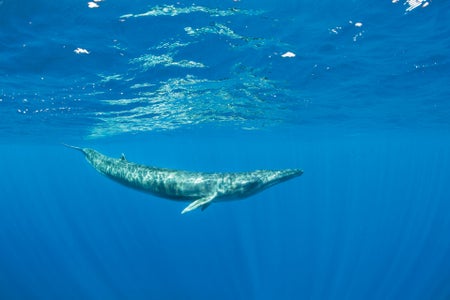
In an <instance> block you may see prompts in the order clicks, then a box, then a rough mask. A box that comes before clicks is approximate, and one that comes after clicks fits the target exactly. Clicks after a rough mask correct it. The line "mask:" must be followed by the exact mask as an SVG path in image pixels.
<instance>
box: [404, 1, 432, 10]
mask: <svg viewBox="0 0 450 300" xmlns="http://www.w3.org/2000/svg"><path fill="white" fill-rule="evenodd" d="M429 4H430V3H429V2H428V1H426V0H406V2H405V5H407V6H408V7H407V8H406V11H407V12H409V11H412V10H414V9H416V8H418V7H427V6H428V5H429Z"/></svg>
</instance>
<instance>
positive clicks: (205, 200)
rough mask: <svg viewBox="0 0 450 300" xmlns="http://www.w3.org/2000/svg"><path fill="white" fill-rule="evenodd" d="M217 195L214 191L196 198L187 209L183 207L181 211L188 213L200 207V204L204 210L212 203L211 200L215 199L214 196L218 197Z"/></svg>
mask: <svg viewBox="0 0 450 300" xmlns="http://www.w3.org/2000/svg"><path fill="white" fill-rule="evenodd" d="M216 196H217V194H215V193H214V194H212V195H209V196H206V197H203V198H200V199H198V200H195V201H194V202H192V203H191V204H189V205H188V206H187V207H186V208H185V209H183V211H182V212H181V213H182V214H184V213H187V212H189V211H191V210H194V209H196V208H199V207H200V206H201V207H202V210H203V209H204V208H206V207H207V206H208V205H210V204H211V201H213V200H214V198H216Z"/></svg>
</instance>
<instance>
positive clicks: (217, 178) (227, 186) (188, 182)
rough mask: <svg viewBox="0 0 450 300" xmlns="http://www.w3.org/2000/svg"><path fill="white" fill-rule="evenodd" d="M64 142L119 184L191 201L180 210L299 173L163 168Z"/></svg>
mask: <svg viewBox="0 0 450 300" xmlns="http://www.w3.org/2000/svg"><path fill="white" fill-rule="evenodd" d="M65 146H67V147H70V148H73V149H76V150H78V151H81V152H82V153H83V154H84V155H85V157H86V160H87V161H88V162H89V163H90V164H91V165H92V166H93V167H94V168H95V169H96V170H97V171H98V172H100V173H101V174H103V175H105V176H107V177H109V178H111V179H112V180H115V181H117V182H119V183H121V184H123V185H126V186H128V187H131V188H134V189H137V190H141V191H144V192H147V193H150V194H153V195H155V196H159V197H162V198H166V199H172V200H178V201H191V203H190V204H189V205H188V206H187V207H186V208H185V209H184V210H183V211H182V213H186V212H189V211H192V210H194V209H196V208H201V209H202V210H204V209H205V208H207V207H208V206H209V205H210V204H211V203H212V202H213V201H214V202H217V201H227V200H235V199H242V198H245V197H248V196H251V195H253V194H255V193H258V192H260V191H262V190H264V189H266V188H268V187H270V186H273V185H275V184H278V183H281V182H284V181H286V180H289V179H291V178H294V177H297V176H300V175H302V174H303V171H302V170H299V169H286V170H278V171H276V170H275V171H272V170H256V171H252V172H241V173H206V172H190V171H183V170H173V169H164V168H157V167H151V166H146V165H141V164H137V163H133V162H129V161H127V160H126V158H125V156H124V155H123V154H122V157H121V158H112V157H108V156H106V155H103V154H101V153H100V152H98V151H96V150H93V149H89V148H79V147H74V146H69V145H65Z"/></svg>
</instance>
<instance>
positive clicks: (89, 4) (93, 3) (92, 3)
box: [88, 1, 100, 8]
mask: <svg viewBox="0 0 450 300" xmlns="http://www.w3.org/2000/svg"><path fill="white" fill-rule="evenodd" d="M96 2H99V1H96ZM88 7H89V8H98V7H100V5H98V4H97V3H95V2H88Z"/></svg>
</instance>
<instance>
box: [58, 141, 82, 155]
mask: <svg viewBox="0 0 450 300" xmlns="http://www.w3.org/2000/svg"><path fill="white" fill-rule="evenodd" d="M62 144H63V145H64V146H66V147H67V148H72V149H75V150H78V151H80V152H82V153H84V154H86V151H84V149H83V148H80V147H76V146H72V145H68V144H65V143H62Z"/></svg>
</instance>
